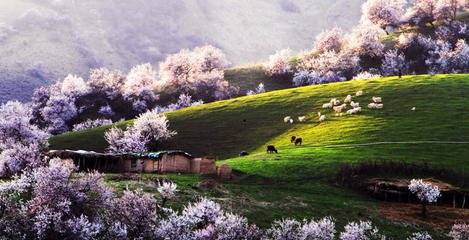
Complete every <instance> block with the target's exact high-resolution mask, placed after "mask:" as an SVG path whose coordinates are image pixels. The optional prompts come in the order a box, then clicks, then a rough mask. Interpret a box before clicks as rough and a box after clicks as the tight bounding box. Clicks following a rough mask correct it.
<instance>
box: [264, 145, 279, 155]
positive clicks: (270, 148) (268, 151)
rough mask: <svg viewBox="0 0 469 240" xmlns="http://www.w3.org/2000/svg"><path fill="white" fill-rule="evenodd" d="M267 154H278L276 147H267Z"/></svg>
mask: <svg viewBox="0 0 469 240" xmlns="http://www.w3.org/2000/svg"><path fill="white" fill-rule="evenodd" d="M267 153H278V151H277V149H276V148H275V146H274V145H269V146H267Z"/></svg>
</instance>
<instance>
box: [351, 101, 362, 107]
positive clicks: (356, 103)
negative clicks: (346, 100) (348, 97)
mask: <svg viewBox="0 0 469 240" xmlns="http://www.w3.org/2000/svg"><path fill="white" fill-rule="evenodd" d="M350 106H351V107H353V108H356V107H360V103H358V102H354V101H352V102H351V103H350Z"/></svg>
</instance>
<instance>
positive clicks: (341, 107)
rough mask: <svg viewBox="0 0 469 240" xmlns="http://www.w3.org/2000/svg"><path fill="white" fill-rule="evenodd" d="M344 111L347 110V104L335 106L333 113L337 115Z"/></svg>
mask: <svg viewBox="0 0 469 240" xmlns="http://www.w3.org/2000/svg"><path fill="white" fill-rule="evenodd" d="M345 109H347V104H345V103H344V104H342V105H340V106H335V107H334V111H336V112H339V113H340V112H342V110H345Z"/></svg>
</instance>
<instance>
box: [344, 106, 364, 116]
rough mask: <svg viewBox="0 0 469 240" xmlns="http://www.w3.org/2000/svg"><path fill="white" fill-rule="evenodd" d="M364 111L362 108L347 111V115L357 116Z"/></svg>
mask: <svg viewBox="0 0 469 240" xmlns="http://www.w3.org/2000/svg"><path fill="white" fill-rule="evenodd" d="M361 111H362V108H361V107H356V108H353V109H350V110H348V111H347V114H357V113H359V112H361Z"/></svg>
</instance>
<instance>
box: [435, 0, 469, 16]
mask: <svg viewBox="0 0 469 240" xmlns="http://www.w3.org/2000/svg"><path fill="white" fill-rule="evenodd" d="M467 5H468V3H467V1H466V0H438V1H437V2H436V6H435V10H434V14H435V18H436V19H437V20H450V21H454V20H455V19H456V16H457V13H458V11H460V10H463V9H464V8H465V7H466V6H467Z"/></svg>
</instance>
